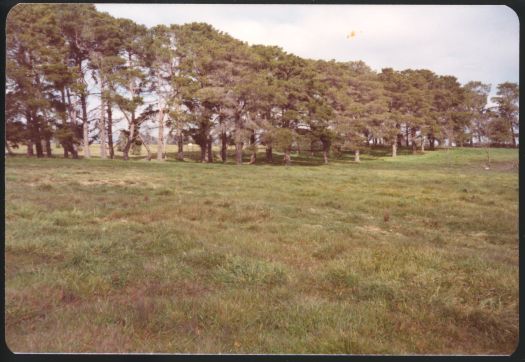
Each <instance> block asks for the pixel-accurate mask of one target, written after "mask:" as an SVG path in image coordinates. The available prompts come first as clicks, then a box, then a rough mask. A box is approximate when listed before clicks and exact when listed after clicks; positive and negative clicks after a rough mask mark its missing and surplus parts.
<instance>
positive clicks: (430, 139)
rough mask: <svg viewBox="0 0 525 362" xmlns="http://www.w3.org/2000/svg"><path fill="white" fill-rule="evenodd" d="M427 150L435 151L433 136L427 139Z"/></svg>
mask: <svg viewBox="0 0 525 362" xmlns="http://www.w3.org/2000/svg"><path fill="white" fill-rule="evenodd" d="M428 148H429V149H430V150H431V151H434V149H435V138H434V135H433V134H431V135H430V136H429V137H428Z"/></svg>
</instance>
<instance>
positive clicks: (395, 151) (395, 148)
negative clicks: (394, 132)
mask: <svg viewBox="0 0 525 362" xmlns="http://www.w3.org/2000/svg"><path fill="white" fill-rule="evenodd" d="M392 157H397V142H392Z"/></svg>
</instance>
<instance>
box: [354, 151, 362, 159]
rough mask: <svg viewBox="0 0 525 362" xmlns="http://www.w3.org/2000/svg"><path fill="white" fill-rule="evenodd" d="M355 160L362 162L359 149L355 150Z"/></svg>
mask: <svg viewBox="0 0 525 362" xmlns="http://www.w3.org/2000/svg"><path fill="white" fill-rule="evenodd" d="M354 162H361V159H360V158H359V150H355V152H354Z"/></svg>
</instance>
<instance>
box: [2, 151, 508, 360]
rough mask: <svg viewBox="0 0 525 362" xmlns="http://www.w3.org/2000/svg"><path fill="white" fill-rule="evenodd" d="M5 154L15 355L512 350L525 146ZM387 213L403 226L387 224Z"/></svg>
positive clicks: (9, 315)
mask: <svg viewBox="0 0 525 362" xmlns="http://www.w3.org/2000/svg"><path fill="white" fill-rule="evenodd" d="M492 153H493V157H494V159H495V160H496V162H495V164H494V167H493V169H492V170H490V171H486V170H484V169H483V168H482V163H483V161H484V157H485V156H484V153H483V151H482V150H475V149H461V150H451V151H448V152H446V151H436V152H429V153H426V154H425V155H418V156H401V157H398V158H397V159H389V158H381V157H374V156H372V155H368V156H367V155H364V156H363V157H362V158H363V159H364V162H362V163H361V164H354V163H352V162H349V161H347V160H346V159H343V160H340V161H338V162H333V163H332V164H331V165H329V166H316V165H317V164H319V163H320V159H319V158H316V159H310V160H307V159H303V160H302V161H303V163H304V164H311V165H308V166H299V165H297V164H300V163H301V160H299V159H297V160H296V166H295V167H293V166H292V167H288V168H287V167H275V166H268V165H259V166H249V165H244V166H242V167H238V166H234V165H220V164H197V163H192V162H185V163H181V162H165V163H158V162H150V163H148V162H127V163H126V162H124V161H101V160H96V159H92V160H79V161H73V160H63V159H43V160H35V159H27V158H25V157H22V156H18V157H14V158H8V159H7V160H6V255H5V256H6V272H5V273H6V274H5V275H6V338H7V343H8V345H9V347H10V348H11V349H12V350H15V351H49V352H53V351H85V352H90V351H97V352H107V351H109V352H124V351H138V352H147V351H154V352H212V353H216V352H223V353H227V352H233V353H236V352H248V353H394V354H400V353H402V354H404V353H454V354H457V353H460V354H462V353H467V354H469V353H511V352H512V351H514V349H515V347H516V342H517V335H518V321H517V315H518V233H517V226H518V219H517V217H518V173H517V171H516V170H515V169H514V170H513V169H511V166H512V164H511V163H512V161H515V160H517V151H516V150H493V151H492ZM385 218H388V221H386V222H385Z"/></svg>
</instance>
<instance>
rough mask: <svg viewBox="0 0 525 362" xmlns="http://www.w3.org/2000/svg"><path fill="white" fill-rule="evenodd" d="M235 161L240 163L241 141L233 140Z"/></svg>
mask: <svg viewBox="0 0 525 362" xmlns="http://www.w3.org/2000/svg"><path fill="white" fill-rule="evenodd" d="M235 162H236V163H237V164H238V165H242V142H235Z"/></svg>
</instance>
